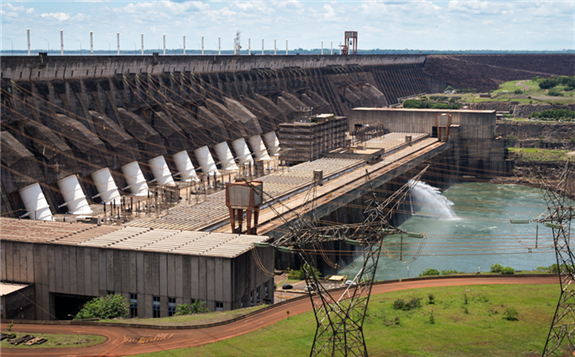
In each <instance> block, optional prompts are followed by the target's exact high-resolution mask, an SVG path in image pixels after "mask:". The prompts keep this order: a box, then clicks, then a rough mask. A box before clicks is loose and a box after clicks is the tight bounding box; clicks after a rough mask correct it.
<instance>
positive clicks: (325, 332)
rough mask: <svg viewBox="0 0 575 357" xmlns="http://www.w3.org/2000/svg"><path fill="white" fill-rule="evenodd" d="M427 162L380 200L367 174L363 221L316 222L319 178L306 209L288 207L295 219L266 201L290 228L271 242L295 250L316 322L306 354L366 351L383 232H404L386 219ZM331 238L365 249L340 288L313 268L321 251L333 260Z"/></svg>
mask: <svg viewBox="0 0 575 357" xmlns="http://www.w3.org/2000/svg"><path fill="white" fill-rule="evenodd" d="M427 168H428V167H426V168H425V169H423V170H422V171H421V172H420V173H419V174H417V175H416V176H415V177H414V178H413V179H412V180H410V181H409V182H408V183H407V184H405V185H404V186H403V187H401V188H400V189H399V190H397V191H396V192H394V193H393V195H391V196H390V197H389V198H388V199H386V200H385V201H383V202H381V201H380V200H379V199H378V197H377V195H376V194H375V191H374V189H373V187H371V181H370V180H369V174H368V175H367V180H368V185H369V187H370V189H371V192H372V194H373V200H372V201H371V202H370V205H369V206H368V207H367V208H366V209H365V211H364V215H365V217H366V218H365V221H364V222H362V223H357V224H343V225H332V226H320V225H319V224H320V222H319V221H318V220H317V219H316V218H315V217H314V214H315V213H314V208H315V207H314V205H315V197H316V189H317V186H318V185H320V184H321V183H317V182H315V183H314V184H313V185H312V187H311V188H310V190H309V191H308V193H307V197H306V200H305V201H304V202H305V203H304V207H303V209H302V211H303V212H309V214H308V215H307V216H304V214H298V213H296V212H294V211H291V210H290V213H292V214H295V215H296V216H295V219H293V220H288V219H286V218H285V215H286V213H282V214H280V213H279V212H278V211H277V210H276V209H275V208H274V207H273V205H272V204H270V207H271V208H272V210H274V212H275V213H276V214H277V215H278V217H280V218H281V219H282V220H283V222H284V224H285V226H286V227H288V229H289V232H288V233H287V234H286V235H284V236H283V237H281V238H279V239H278V240H276V241H275V242H274V243H273V244H272V245H273V246H275V247H277V248H278V250H279V251H282V252H290V253H297V254H299V256H300V258H301V260H302V262H303V271H304V274H305V280H306V284H307V286H308V294H309V297H310V299H311V303H312V306H313V311H314V314H315V319H316V322H317V328H316V333H315V338H314V342H313V346H312V349H311V352H310V356H312V357H313V356H367V347H366V345H365V339H364V336H363V322H364V319H365V314H366V311H367V305H368V302H369V298H370V294H371V288H372V285H373V281H374V278H375V273H376V270H377V264H378V261H379V257H380V254H381V250H382V246H383V244H384V238H385V237H386V236H387V235H393V234H407V232H403V231H401V230H399V229H397V228H395V227H393V226H391V224H390V223H389V221H390V220H391V218H392V216H393V214H394V212H395V211H397V209H398V208H399V206H400V204H401V203H402V201H403V200H404V198H405V196H406V195H407V194H408V193H409V192H410V190H411V189H412V188H413V186H415V185H416V184H417V182H418V181H419V180H420V179H421V177H422V176H423V174H424V173H425V171H426V170H427ZM306 206H307V207H306ZM410 237H412V238H422V237H423V235H419V236H414V235H413V234H412V235H410ZM330 241H340V242H345V243H346V244H348V245H352V246H361V248H360V250H359V251H360V252H361V253H362V254H363V256H362V262H361V264H362V266H361V268H360V269H359V271H358V273H357V274H356V275H355V277H354V278H353V279H352V283H351V284H350V285H348V286H347V287H346V288H345V290H344V291H343V293H341V291H329V290H327V288H325V287H324V286H323V284H322V282H321V281H320V279H319V277H318V274H317V269H316V267H317V259H318V257H320V256H321V257H322V258H323V259H324V260H325V261H326V263H327V264H329V265H331V266H334V267H335V266H336V265H335V264H333V262H331V261H330V260H329V258H328V257H327V256H326V254H325V252H324V251H323V248H322V245H323V243H326V242H330ZM340 293H341V294H340ZM335 294H340V295H339V296H336V295H335Z"/></svg>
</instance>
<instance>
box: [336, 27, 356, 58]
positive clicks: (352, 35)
mask: <svg viewBox="0 0 575 357" xmlns="http://www.w3.org/2000/svg"><path fill="white" fill-rule="evenodd" d="M340 47H341V54H342V55H357V31H345V42H344V44H343V45H340Z"/></svg>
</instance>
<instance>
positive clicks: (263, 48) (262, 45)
mask: <svg viewBox="0 0 575 357" xmlns="http://www.w3.org/2000/svg"><path fill="white" fill-rule="evenodd" d="M263 54H264V39H263V38H262V55H263Z"/></svg>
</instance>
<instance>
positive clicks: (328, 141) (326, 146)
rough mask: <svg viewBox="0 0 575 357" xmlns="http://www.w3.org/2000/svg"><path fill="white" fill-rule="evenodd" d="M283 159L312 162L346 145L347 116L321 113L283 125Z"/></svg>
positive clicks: (281, 158) (290, 162)
mask: <svg viewBox="0 0 575 357" xmlns="http://www.w3.org/2000/svg"><path fill="white" fill-rule="evenodd" d="M279 127H280V130H279V141H280V147H281V152H280V160H281V161H283V162H285V163H287V164H294V163H300V162H306V161H312V160H315V159H317V158H319V157H320V154H321V153H323V152H327V151H330V150H333V149H335V148H339V147H342V146H345V132H346V131H347V119H346V118H345V117H336V116H335V115H333V114H320V115H315V116H312V117H309V118H305V119H302V120H299V121H293V122H289V123H283V124H280V125H279Z"/></svg>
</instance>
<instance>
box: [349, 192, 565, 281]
mask: <svg viewBox="0 0 575 357" xmlns="http://www.w3.org/2000/svg"><path fill="white" fill-rule="evenodd" d="M410 202H411V204H410V205H409V206H410V209H411V210H412V212H413V215H412V216H411V217H410V218H408V219H407V220H406V221H405V222H404V223H403V224H401V226H399V228H400V229H402V230H404V231H407V232H424V233H425V236H426V237H427V238H426V239H417V238H408V237H406V236H404V237H403V242H402V239H401V237H400V236H393V237H387V238H386V240H385V242H386V243H385V244H384V247H385V249H384V252H382V255H381V258H380V261H379V265H378V269H377V273H376V280H389V279H402V278H406V277H414V276H418V275H419V274H420V273H421V272H422V271H424V270H426V269H428V268H434V269H437V270H439V271H441V270H456V271H459V272H468V273H472V272H477V271H479V270H480V271H482V272H484V271H489V269H490V266H491V264H495V263H498V264H501V265H503V266H510V267H513V268H514V269H515V270H533V269H536V268H537V267H539V266H545V267H547V266H549V265H551V264H553V263H555V254H554V252H553V246H552V231H551V229H550V228H547V227H545V226H543V225H542V224H537V223H529V224H511V223H510V219H521V220H525V219H534V218H536V217H537V216H539V215H540V214H541V213H543V212H544V211H545V210H546V208H547V206H546V204H545V201H544V199H543V195H542V194H541V191H540V190H539V189H537V188H532V187H524V186H519V185H496V184H489V183H458V184H454V185H452V186H451V187H450V188H448V189H447V190H445V191H444V192H443V193H440V192H439V191H438V190H436V189H434V188H432V187H431V186H429V185H427V184H425V183H420V184H418V186H417V187H416V188H415V189H414V191H413V193H412V199H411V201H410ZM415 256H417V259H414V258H415ZM399 259H401V260H399ZM360 267H361V258H358V259H357V260H356V261H355V263H353V264H351V265H349V266H347V267H346V268H344V269H342V270H341V271H340V274H345V275H348V279H351V278H352V277H353V276H354V275H355V274H356V273H357V271H358V269H359V268H360Z"/></svg>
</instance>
